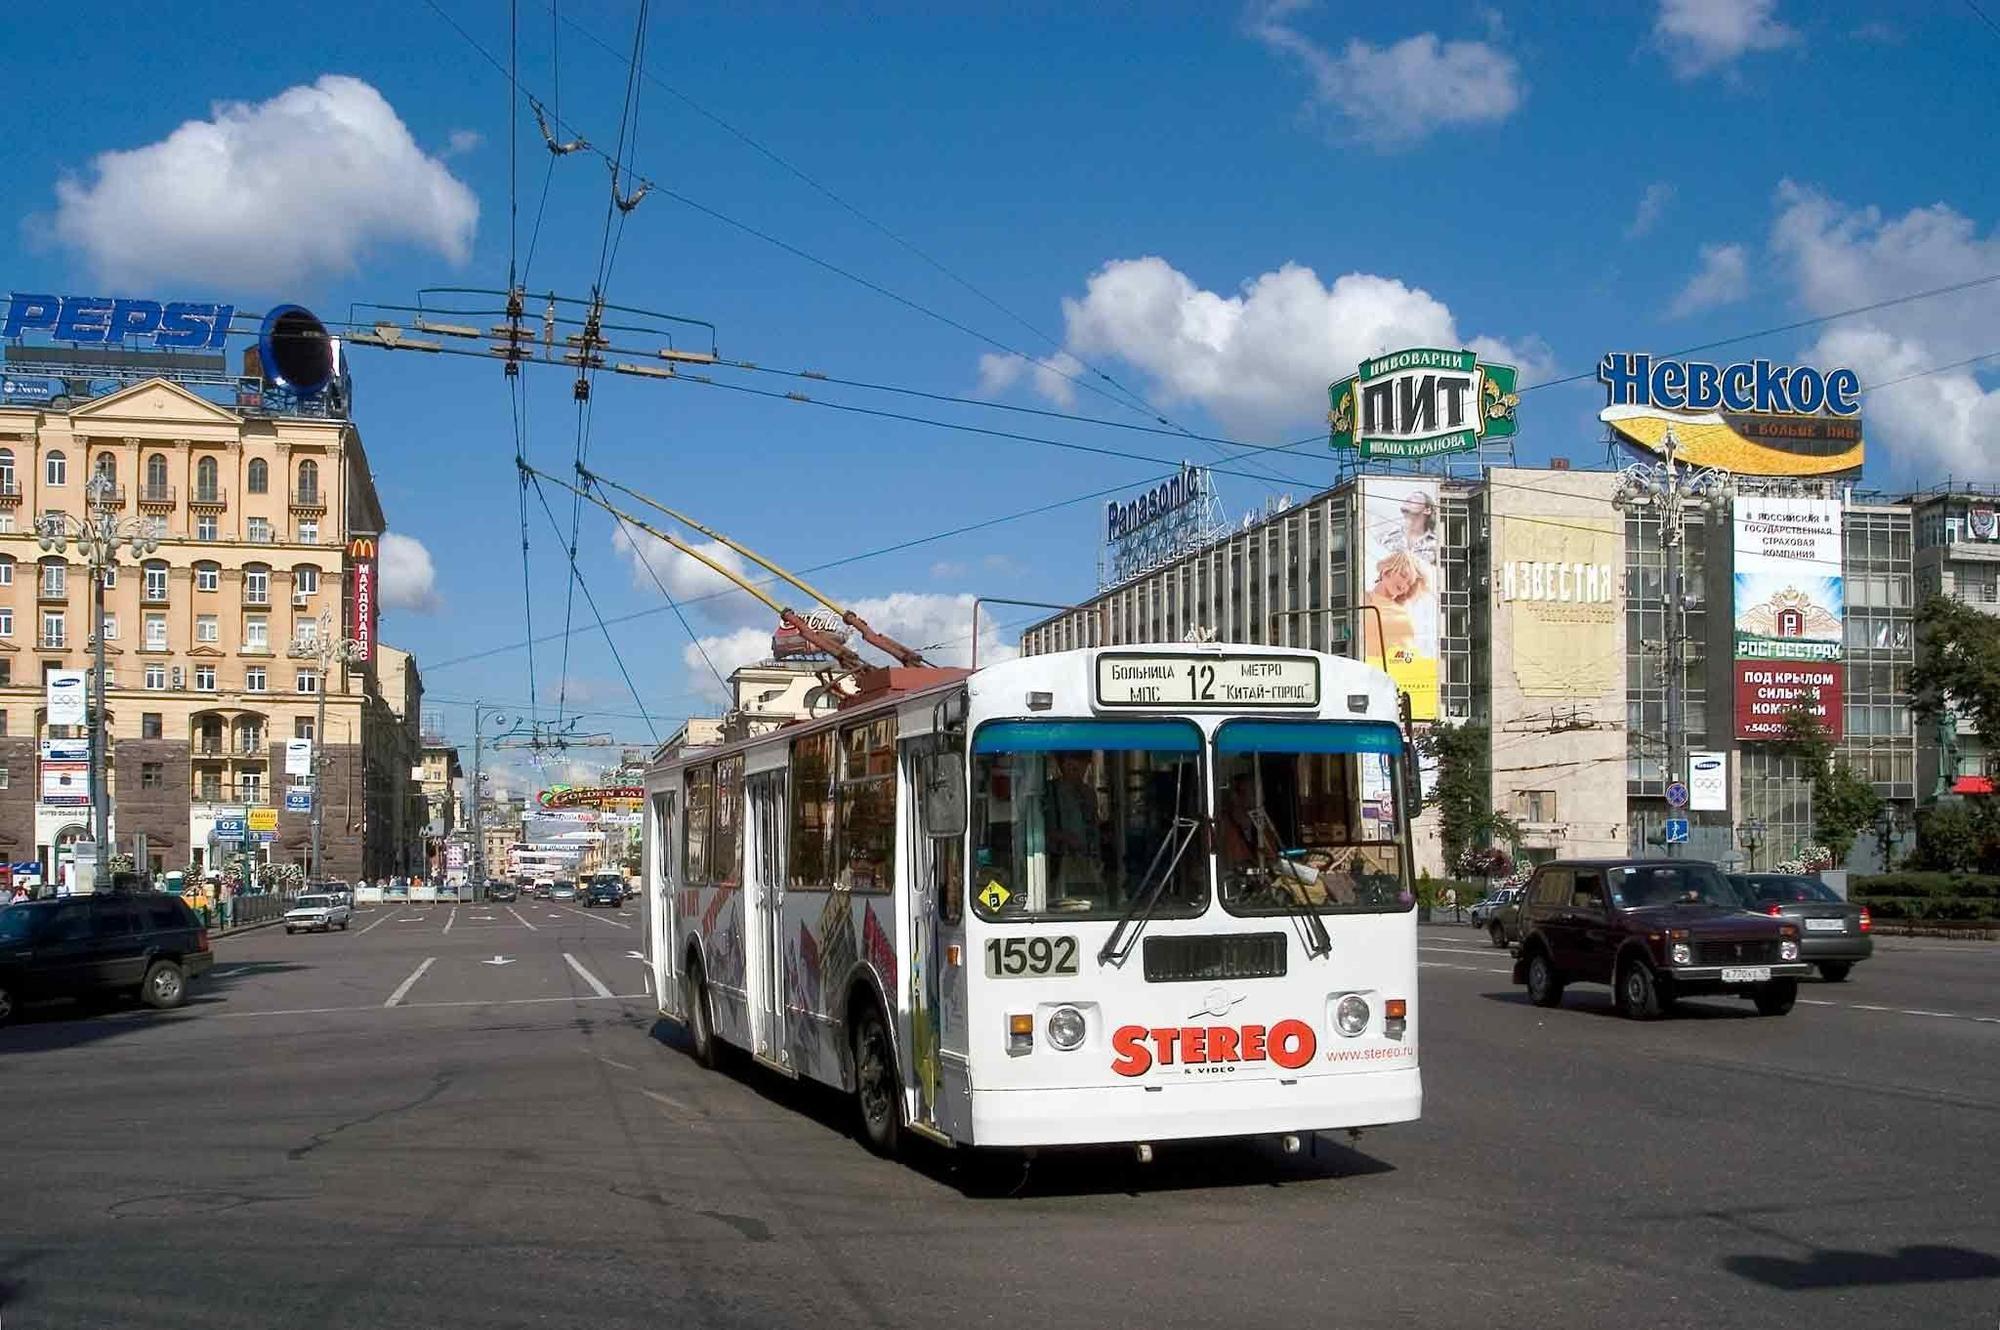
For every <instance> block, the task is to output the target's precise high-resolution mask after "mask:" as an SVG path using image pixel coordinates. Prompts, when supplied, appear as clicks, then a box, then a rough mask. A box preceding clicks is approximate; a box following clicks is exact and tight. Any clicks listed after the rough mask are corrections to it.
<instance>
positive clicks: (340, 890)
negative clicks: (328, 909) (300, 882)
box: [306, 882, 354, 910]
mask: <svg viewBox="0 0 2000 1330" xmlns="http://www.w3.org/2000/svg"><path fill="white" fill-rule="evenodd" d="M306 894H308V895H314V896H332V897H333V898H335V899H336V900H338V901H339V902H340V903H341V904H342V905H345V906H347V907H348V908H349V909H350V910H351V909H353V908H354V888H353V887H352V886H350V885H349V884H348V883H345V882H315V883H313V884H312V885H311V886H310V887H308V888H306Z"/></svg>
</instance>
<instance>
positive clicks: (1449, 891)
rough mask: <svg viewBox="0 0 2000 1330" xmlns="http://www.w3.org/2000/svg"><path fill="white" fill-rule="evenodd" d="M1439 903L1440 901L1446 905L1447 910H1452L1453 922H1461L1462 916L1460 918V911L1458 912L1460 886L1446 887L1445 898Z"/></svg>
mask: <svg viewBox="0 0 2000 1330" xmlns="http://www.w3.org/2000/svg"><path fill="white" fill-rule="evenodd" d="M1438 903H1439V904H1440V905H1442V906H1444V908H1445V909H1447V910H1450V911H1451V921H1452V922H1453V923H1459V922H1461V920H1460V918H1459V913H1458V888H1457V887H1446V888H1445V889H1444V899H1443V900H1441V901H1439V902H1438Z"/></svg>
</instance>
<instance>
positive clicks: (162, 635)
mask: <svg viewBox="0 0 2000 1330" xmlns="http://www.w3.org/2000/svg"><path fill="white" fill-rule="evenodd" d="M145 649H146V650H148V651H165V650H166V649H167V616H166V615H164V614H148V615H147V616H146V647H145Z"/></svg>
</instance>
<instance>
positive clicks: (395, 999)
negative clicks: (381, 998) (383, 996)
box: [382, 956, 437, 1007]
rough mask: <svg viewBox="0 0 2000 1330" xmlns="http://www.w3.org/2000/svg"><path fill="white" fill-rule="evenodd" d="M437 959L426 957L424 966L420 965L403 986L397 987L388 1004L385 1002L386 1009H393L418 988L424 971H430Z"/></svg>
mask: <svg viewBox="0 0 2000 1330" xmlns="http://www.w3.org/2000/svg"><path fill="white" fill-rule="evenodd" d="M436 959H437V957H435V956H426V957H424V963H423V964H422V965H419V966H418V967H417V968H416V970H415V971H414V972H413V973H412V974H411V975H410V977H409V978H408V979H405V980H404V981H403V982H402V984H401V985H400V986H398V987H397V989H396V991H395V992H393V993H391V994H390V995H389V1000H388V1001H387V1002H384V1003H383V1004H382V1005H383V1006H385V1007H393V1006H396V1005H397V1004H398V1003H400V1002H402V1000H403V995H404V994H406V993H408V992H409V991H410V990H411V989H413V988H415V987H416V986H417V980H419V979H421V978H423V977H424V971H425V970H428V969H430V968H431V962H433V961H435V960H436Z"/></svg>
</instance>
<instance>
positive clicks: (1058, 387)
mask: <svg viewBox="0 0 2000 1330" xmlns="http://www.w3.org/2000/svg"><path fill="white" fill-rule="evenodd" d="M1086 372H1087V371H1086V369H1085V368H1084V365H1083V363H1082V362H1081V361H1079V360H1078V359H1077V358H1076V357H1075V356H1073V355H1070V354H1069V353H1068V352H1067V351H1057V352H1055V353H1054V354H1053V355H1048V356H1044V357H1042V358H1041V359H1040V360H1029V359H1028V358H1027V357H1025V356H1019V355H1008V354H1002V353H1000V352H997V351H988V352H986V353H984V354H983V355H981V356H980V357H979V393H980V395H981V396H982V397H998V396H999V395H1000V394H1001V393H1003V392H1005V391H1007V389H1009V388H1011V387H1013V386H1014V385H1015V384H1016V383H1018V382H1020V380H1021V376H1022V374H1024V373H1029V374H1030V377H1031V378H1032V379H1033V380H1034V384H1035V391H1036V392H1038V393H1040V394H1041V395H1042V396H1043V397H1045V398H1047V399H1048V400H1049V401H1051V402H1054V403H1055V404H1056V405H1057V406H1059V407H1061V408H1062V409H1063V410H1065V411H1071V410H1074V409H1075V408H1076V381H1077V379H1078V378H1079V377H1081V376H1082V375H1083V374H1085V373H1086Z"/></svg>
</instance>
